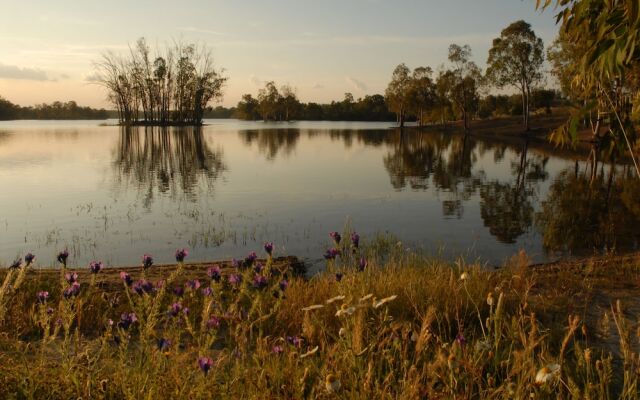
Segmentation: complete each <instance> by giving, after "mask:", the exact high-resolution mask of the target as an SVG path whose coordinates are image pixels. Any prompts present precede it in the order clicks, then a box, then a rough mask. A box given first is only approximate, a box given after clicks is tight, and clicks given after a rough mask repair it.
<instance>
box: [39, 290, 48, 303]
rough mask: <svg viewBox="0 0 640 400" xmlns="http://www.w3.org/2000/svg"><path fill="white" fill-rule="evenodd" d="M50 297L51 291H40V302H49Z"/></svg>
mask: <svg viewBox="0 0 640 400" xmlns="http://www.w3.org/2000/svg"><path fill="white" fill-rule="evenodd" d="M48 299H49V292H47V291H46V290H43V291H41V292H38V303H40V304H44V303H46V302H47V300H48Z"/></svg>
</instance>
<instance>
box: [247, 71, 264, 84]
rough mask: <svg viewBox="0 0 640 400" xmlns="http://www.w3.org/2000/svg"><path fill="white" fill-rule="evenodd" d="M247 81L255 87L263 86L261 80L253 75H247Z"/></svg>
mask: <svg viewBox="0 0 640 400" xmlns="http://www.w3.org/2000/svg"><path fill="white" fill-rule="evenodd" d="M249 80H250V81H251V83H253V84H254V85H256V86H262V84H263V81H262V79H260V78H258V77H257V76H255V75H254V74H251V75H249Z"/></svg>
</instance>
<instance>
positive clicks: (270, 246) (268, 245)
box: [264, 242, 273, 255]
mask: <svg viewBox="0 0 640 400" xmlns="http://www.w3.org/2000/svg"><path fill="white" fill-rule="evenodd" d="M264 251H266V252H267V254H269V255H271V254H272V253H273V242H267V243H265V244H264Z"/></svg>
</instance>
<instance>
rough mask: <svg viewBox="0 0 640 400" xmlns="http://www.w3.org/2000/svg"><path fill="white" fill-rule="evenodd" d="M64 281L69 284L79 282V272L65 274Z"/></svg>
mask: <svg viewBox="0 0 640 400" xmlns="http://www.w3.org/2000/svg"><path fill="white" fill-rule="evenodd" d="M64 279H65V280H66V281H67V282H68V283H70V284H71V283H74V282H77V281H78V273H77V272H67V273H66V274H64Z"/></svg>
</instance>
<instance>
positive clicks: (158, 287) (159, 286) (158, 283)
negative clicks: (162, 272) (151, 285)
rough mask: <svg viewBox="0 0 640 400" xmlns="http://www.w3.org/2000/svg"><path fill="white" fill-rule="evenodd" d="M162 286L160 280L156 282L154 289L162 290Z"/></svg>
mask: <svg viewBox="0 0 640 400" xmlns="http://www.w3.org/2000/svg"><path fill="white" fill-rule="evenodd" d="M164 284H165V281H164V279H160V280H159V281H158V282H156V289H162V288H163V287H164Z"/></svg>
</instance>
